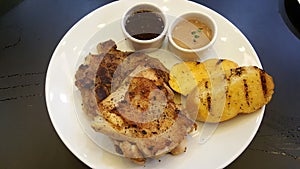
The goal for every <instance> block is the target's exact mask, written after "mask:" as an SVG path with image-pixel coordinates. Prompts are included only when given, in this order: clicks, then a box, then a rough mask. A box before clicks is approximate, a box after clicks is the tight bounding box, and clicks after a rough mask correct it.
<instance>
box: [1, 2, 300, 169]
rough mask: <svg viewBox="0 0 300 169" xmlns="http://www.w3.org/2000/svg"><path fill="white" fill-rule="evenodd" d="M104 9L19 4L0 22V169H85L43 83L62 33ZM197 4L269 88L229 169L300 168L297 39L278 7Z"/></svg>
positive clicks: (90, 5)
mask: <svg viewBox="0 0 300 169" xmlns="http://www.w3.org/2000/svg"><path fill="white" fill-rule="evenodd" d="M172 1H174V3H176V1H175V0H172ZM110 2H112V1H110V0H103V1H100V0H88V1H87V0H72V1H71V0H64V1H57V0H23V1H21V2H20V3H19V4H18V5H16V6H15V7H13V8H11V9H10V10H8V11H7V12H5V13H4V14H2V15H1V16H0V132H1V133H2V136H1V142H0V143H1V144H0V168H1V169H15V168H45V169H46V168H72V169H77V168H78V169H79V168H88V167H87V166H86V165H85V164H84V163H82V162H81V161H80V160H78V159H77V158H76V157H75V156H74V155H73V154H72V153H71V151H69V150H68V148H67V147H66V146H65V145H64V144H63V143H62V141H61V139H60V138H59V136H58V135H57V133H56V131H55V129H54V128H53V126H52V124H51V121H50V118H49V115H48V111H47V107H46V102H45V78H46V71H47V67H48V64H49V61H50V59H51V56H52V54H53V52H54V50H55V48H56V46H57V44H58V43H59V41H60V40H61V38H62V37H63V36H64V34H65V33H66V32H67V31H68V30H69V29H70V28H71V27H72V26H73V25H74V24H75V23H76V22H77V21H79V20H80V19H81V18H83V17H84V16H85V15H87V14H88V13H90V12H91V11H93V10H95V9H97V8H99V7H101V6H103V5H106V4H108V3H110ZM195 2H197V3H199V4H202V5H204V6H207V7H208V8H210V9H212V10H215V11H216V12H218V13H219V14H221V15H222V16H224V17H225V18H227V19H228V20H229V21H231V22H232V23H233V24H234V25H235V26H236V27H237V28H238V29H240V31H241V32H242V33H243V34H244V35H245V36H246V37H247V38H248V40H249V41H250V43H251V44H252V46H253V47H254V49H255V51H256V52H257V54H258V56H259V58H260V61H261V63H262V65H263V68H264V69H265V70H266V71H267V72H268V73H269V74H270V75H271V76H272V77H273V79H274V82H275V93H274V95H273V99H272V101H271V102H270V103H269V104H268V105H267V106H266V110H265V115H264V118H263V121H262V123H261V126H260V128H259V130H258V132H257V134H256V136H255V137H254V139H253V141H252V142H251V144H250V145H249V146H248V147H247V149H246V150H245V151H244V152H243V153H242V154H241V155H240V156H239V157H238V158H237V159H236V160H235V161H234V162H233V163H231V164H230V165H229V166H228V167H227V168H230V169H240V168H243V169H247V168H249V169H250V168H251V169H252V168H275V169H276V168H289V169H294V168H295V169H296V168H300V111H299V110H300V104H299V100H300V87H299V86H300V74H299V72H300V64H299V63H300V40H299V39H298V38H297V36H295V35H294V34H293V33H292V31H291V30H290V29H289V27H288V26H287V25H286V22H285V20H284V17H283V15H284V12H285V11H284V10H283V6H282V0H264V1H261V0H252V1H249V0H239V1H235V0H226V1H218V0H210V1H205V0H197V1H195ZM0 8H1V6H0ZM112 12H116V11H112ZM224 146H226V143H224ZM199 168H201V164H199Z"/></svg>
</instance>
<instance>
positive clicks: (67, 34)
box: [45, 0, 265, 168]
mask: <svg viewBox="0 0 300 169" xmlns="http://www.w3.org/2000/svg"><path fill="white" fill-rule="evenodd" d="M121 1H122V2H123V1H125V0H121ZM136 2H141V1H135V2H132V3H133V4H134V3H136ZM145 2H147V1H145ZM150 2H151V1H150ZM187 2H188V3H191V4H193V5H197V6H201V7H204V8H206V9H208V10H211V11H212V12H214V13H215V14H216V15H218V17H221V18H222V20H224V21H226V23H227V24H230V25H231V26H232V27H233V28H236V29H237V30H238V32H239V34H240V35H241V36H242V38H243V40H245V41H246V42H247V43H248V44H250V46H249V48H250V50H251V52H252V53H253V54H255V58H256V59H258V65H259V67H261V68H262V64H261V62H260V60H259V57H258V55H257V53H256V51H255V49H254V47H253V46H252V45H251V43H250V42H249V40H248V39H247V38H246V36H245V35H244V34H243V33H242V32H241V31H240V29H239V28H238V27H236V26H235V25H234V24H233V23H232V22H230V21H229V20H228V19H227V18H225V17H224V16H222V15H221V14H219V13H218V12H216V11H214V10H213V9H210V8H208V7H206V6H204V5H202V4H199V3H197V2H193V1H187ZM118 3H120V1H113V2H110V3H108V4H106V5H103V6H101V7H99V8H97V9H94V10H92V11H91V12H89V13H88V14H86V15H85V16H83V17H82V18H81V19H79V20H78V21H76V22H75V24H73V26H72V27H71V28H70V29H69V30H68V31H67V32H66V33H65V34H64V35H63V36H62V38H61V39H60V41H59V43H58V45H57V46H56V47H55V50H54V52H53V54H52V56H51V59H50V61H49V64H48V67H47V71H46V79H45V99H46V108H47V111H48V115H49V117H50V120H51V124H52V126H53V127H54V129H55V131H56V133H57V134H58V136H59V138H60V140H61V141H62V142H63V143H64V145H65V146H66V147H67V148H68V149H69V150H70V151H71V152H72V154H73V155H74V156H76V157H77V158H78V159H79V160H80V161H81V162H83V163H84V164H86V165H87V166H89V167H92V166H93V165H91V164H88V163H87V162H86V160H85V158H83V157H81V156H80V155H79V154H77V153H76V152H75V150H74V149H72V148H71V147H70V145H69V143H68V141H66V138H65V137H64V135H63V134H62V132H61V130H60V129H59V128H58V126H57V125H56V124H55V122H54V121H55V120H54V117H53V114H52V113H51V110H50V109H51V108H50V107H51V106H50V105H49V104H50V101H49V92H48V91H49V88H50V86H49V77H50V76H51V74H52V73H51V71H50V70H51V68H52V67H53V64H54V63H53V62H54V61H53V57H55V56H57V53H58V52H59V48H61V45H62V43H63V40H64V39H65V38H66V37H68V36H70V34H72V32H73V31H74V30H75V29H76V28H77V26H78V25H80V24H81V23H82V22H83V21H84V20H85V19H86V18H88V17H90V16H92V15H93V13H95V12H97V11H99V10H101V9H103V8H109V7H110V6H112V5H116V4H118ZM264 113H265V106H263V107H262V108H261V116H259V117H260V118H258V119H257V120H258V125H256V127H255V129H254V130H255V132H253V133H252V135H251V136H250V137H249V140H248V142H247V143H246V144H244V146H243V147H240V149H239V150H240V151H239V152H238V153H235V156H232V158H230V160H227V163H224V164H223V166H220V167H222V168H223V167H226V166H228V165H229V164H230V163H232V162H233V161H234V160H235V159H236V158H238V157H239V156H240V155H241V154H242V153H243V152H244V151H245V149H246V148H247V147H248V146H249V145H250V143H251V142H252V140H253V138H254V137H255V135H256V133H257V131H258V128H259V127H260V125H261V122H262V119H263V116H264Z"/></svg>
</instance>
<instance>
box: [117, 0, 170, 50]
mask: <svg viewBox="0 0 300 169" xmlns="http://www.w3.org/2000/svg"><path fill="white" fill-rule="evenodd" d="M143 10H148V11H152V12H154V13H156V14H158V15H159V16H160V17H161V18H162V21H163V23H164V29H163V30H162V32H161V33H160V34H159V35H158V36H157V37H155V38H153V39H149V40H141V39H137V38H135V37H133V36H131V35H130V34H129V32H128V31H127V30H126V27H125V25H126V21H127V19H128V17H130V16H131V15H133V14H134V13H136V12H138V11H143ZM121 27H122V31H123V33H124V35H125V37H126V38H127V39H128V40H129V41H130V43H131V44H132V46H133V48H134V49H135V50H143V49H150V50H151V49H154V50H155V49H158V48H160V47H161V46H162V44H163V41H164V39H165V37H166V34H167V30H168V24H167V17H166V16H165V14H164V13H163V12H162V11H161V10H160V9H159V7H157V6H155V5H154V4H152V3H145V2H143V3H138V4H136V5H134V6H133V7H131V8H129V9H128V10H127V11H126V12H125V13H124V15H123V16H122V21H121Z"/></svg>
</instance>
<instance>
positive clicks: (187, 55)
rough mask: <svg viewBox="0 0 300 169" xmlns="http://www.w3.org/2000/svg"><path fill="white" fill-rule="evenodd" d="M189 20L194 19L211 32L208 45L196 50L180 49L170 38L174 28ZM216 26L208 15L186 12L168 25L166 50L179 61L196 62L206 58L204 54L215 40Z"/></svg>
mask: <svg viewBox="0 0 300 169" xmlns="http://www.w3.org/2000/svg"><path fill="white" fill-rule="evenodd" d="M191 18H196V19H197V20H199V21H201V22H202V23H204V24H206V25H207V26H208V27H209V28H210V29H211V31H212V39H211V40H210V42H209V43H208V44H206V45H205V46H203V47H200V48H196V49H187V48H183V47H180V46H179V45H177V44H176V43H175V42H174V40H173V37H172V33H173V30H174V28H175V26H176V25H177V24H178V23H179V22H180V21H183V20H188V19H191ZM217 32H218V29H217V25H216V22H215V21H214V19H213V18H211V17H210V16H209V15H208V14H205V13H202V12H198V11H197V12H196V11H195V12H188V13H185V14H182V15H180V16H179V17H177V18H175V19H174V21H173V22H172V23H171V24H170V27H169V30H168V41H169V43H168V48H169V50H170V51H171V52H173V53H174V54H175V55H177V56H178V57H179V58H180V59H182V60H184V61H196V60H199V59H201V58H204V57H205V56H206V52H207V51H208V50H209V49H210V48H211V47H212V46H213V44H214V43H215V41H216V38H217Z"/></svg>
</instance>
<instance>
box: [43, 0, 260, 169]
mask: <svg viewBox="0 0 300 169" xmlns="http://www.w3.org/2000/svg"><path fill="white" fill-rule="evenodd" d="M140 2H141V1H138V0H121V1H116V2H112V3H110V4H108V5H105V6H103V7H100V8H98V9H96V10H95V11H93V12H91V13H89V14H88V15H86V16H85V17H84V18H82V19H81V20H80V21H78V22H77V23H76V24H75V25H74V26H73V27H72V28H71V29H70V30H69V31H68V32H67V33H66V35H65V36H64V37H63V38H62V40H61V41H60V43H59V44H58V46H57V48H56V50H55V51H54V53H53V56H52V58H51V61H50V63H49V67H48V71H47V77H46V102H47V108H48V111H49V116H50V118H51V121H52V123H53V126H54V128H55V130H56V131H57V133H58V135H59V137H60V138H61V140H62V141H63V142H64V144H65V145H66V146H67V147H68V148H69V149H70V151H71V152H72V153H73V154H74V155H75V156H76V157H78V158H79V159H80V160H81V161H82V162H83V163H85V164H86V165H88V166H89V167H91V168H98V169H117V168H128V169H129V168H135V169H137V168H143V169H147V168H148V169H150V168H157V169H168V168H170V169H171V168H172V169H181V168H191V169H192V168H200V167H201V168H224V167H226V166H227V165H228V164H230V163H231V162H232V161H234V160H235V159H236V158H237V157H238V156H239V155H240V154H241V153H242V152H243V151H244V150H245V149H246V147H247V146H248V145H249V143H250V142H251V140H252V139H253V137H254V135H255V134H256V132H257V130H258V127H259V125H260V123H261V120H262V118H263V113H264V107H263V108H261V109H260V110H258V111H256V112H254V113H251V114H249V115H241V116H238V117H237V118H234V119H232V120H229V121H226V122H222V123H220V124H218V125H217V126H214V125H212V124H205V125H206V127H207V128H209V127H211V128H214V131H213V132H212V133H211V135H209V137H207V140H206V141H205V142H201V140H200V139H201V138H202V137H203V136H202V137H201V133H200V134H196V135H193V136H190V137H188V142H189V144H188V146H187V151H186V152H185V153H183V154H180V155H178V156H171V155H166V156H163V157H161V158H158V159H152V160H150V161H149V162H147V163H146V164H145V165H144V166H139V165H136V164H134V163H132V162H130V161H129V160H127V159H125V158H123V157H121V156H117V155H114V154H111V153H109V152H107V150H105V147H110V145H107V146H105V145H103V144H98V142H97V140H99V139H100V140H101V139H103V138H102V137H101V136H100V137H101V138H98V137H99V136H98V135H97V133H95V132H94V131H93V130H92V129H91V128H90V127H87V126H89V121H88V120H87V119H86V118H85V117H83V113H82V110H81V98H80V94H79V93H78V89H77V88H76V86H75V85H74V81H75V77H74V76H75V73H76V71H77V69H78V66H79V65H80V64H81V63H83V62H84V58H85V57H86V56H87V55H88V54H89V53H94V52H96V46H97V44H98V43H99V42H103V41H107V40H109V39H112V40H114V41H115V42H116V43H117V46H118V49H120V50H122V51H127V50H133V49H132V48H131V47H130V45H128V41H127V40H126V38H125V37H124V34H123V32H122V29H121V19H122V15H123V14H124V12H126V11H127V9H129V8H130V7H132V6H134V5H135V4H136V3H140ZM145 2H151V3H153V4H155V5H157V6H159V7H160V8H161V10H162V11H163V12H164V13H166V15H167V16H169V20H168V21H169V22H170V21H172V19H174V18H176V16H179V15H181V14H183V13H186V12H189V11H201V12H204V13H206V14H208V15H209V16H211V17H212V18H213V19H214V20H215V22H216V24H217V26H218V34H217V38H216V41H215V43H214V45H213V48H212V49H211V50H210V52H209V53H208V55H207V56H206V57H205V58H203V59H207V58H222V59H229V60H232V61H235V62H236V63H238V64H239V65H241V66H244V65H245V66H246V65H253V66H257V67H259V68H262V65H261V63H260V61H259V58H258V56H257V54H256V53H255V51H254V49H253V47H252V46H251V44H250V43H249V41H248V40H247V39H246V37H245V36H244V35H243V34H242V33H241V32H240V31H239V30H238V28H236V27H235V26H234V25H233V24H232V23H230V22H229V21H228V20H227V19H226V18H224V17H222V16H221V15H220V14H218V13H217V12H215V11H213V10H211V9H209V8H207V7H205V6H202V5H200V4H197V3H194V2H190V1H184V0H179V1H176V3H174V2H172V1H170V0H164V1H161V0H154V1H145ZM167 43H168V42H167V39H166V40H165V42H164V44H163V46H162V47H161V50H158V51H156V52H152V53H151V54H149V55H150V56H152V57H154V58H158V59H159V60H160V61H161V62H162V63H163V64H164V65H165V66H166V68H168V69H170V68H171V67H172V66H173V65H174V64H175V63H178V62H180V60H179V59H178V58H176V57H174V56H173V55H172V53H171V52H169V51H168V49H167V47H166V46H167ZM198 125H199V126H198V127H199V128H201V127H202V125H203V124H202V123H199V124H198Z"/></svg>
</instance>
